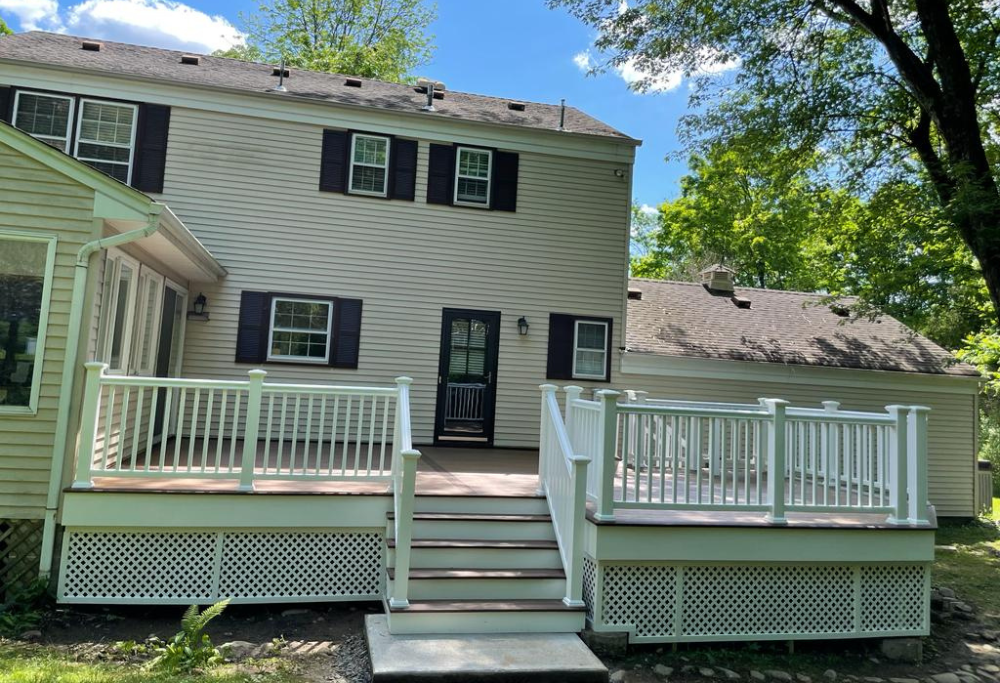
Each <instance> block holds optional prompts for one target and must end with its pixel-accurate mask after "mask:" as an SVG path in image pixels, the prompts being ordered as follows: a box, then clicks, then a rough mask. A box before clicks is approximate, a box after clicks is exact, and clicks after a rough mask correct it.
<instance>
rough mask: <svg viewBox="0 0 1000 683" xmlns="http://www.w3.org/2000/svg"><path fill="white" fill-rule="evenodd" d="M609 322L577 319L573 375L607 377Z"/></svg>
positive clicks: (587, 377) (594, 377) (588, 377)
mask: <svg viewBox="0 0 1000 683" xmlns="http://www.w3.org/2000/svg"><path fill="white" fill-rule="evenodd" d="M607 358H608V324H607V323H602V322H591V321H586V320H577V321H576V330H575V333H574V335H573V377H579V378H581V379H600V380H604V379H607Z"/></svg>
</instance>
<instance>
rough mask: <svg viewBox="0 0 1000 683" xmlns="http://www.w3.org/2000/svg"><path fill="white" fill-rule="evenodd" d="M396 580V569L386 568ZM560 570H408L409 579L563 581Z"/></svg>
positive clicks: (391, 577) (563, 574)
mask: <svg viewBox="0 0 1000 683" xmlns="http://www.w3.org/2000/svg"><path fill="white" fill-rule="evenodd" d="M387 571H388V573H389V578H390V579H395V578H396V568H395V567H389V568H388V570H387ZM565 578H566V572H564V571H563V570H562V569H472V568H470V569H451V568H449V569H428V568H424V569H412V568H411V569H410V579H411V580H412V579H565Z"/></svg>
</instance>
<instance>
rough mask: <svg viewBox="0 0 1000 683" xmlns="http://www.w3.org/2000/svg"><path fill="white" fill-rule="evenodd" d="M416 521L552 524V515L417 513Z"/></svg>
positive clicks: (414, 517) (393, 515)
mask: <svg viewBox="0 0 1000 683" xmlns="http://www.w3.org/2000/svg"><path fill="white" fill-rule="evenodd" d="M386 516H387V517H388V518H389V519H396V513H395V512H388V513H386ZM413 519H415V520H428V521H429V520H433V521H455V522H551V521H552V516H551V515H542V514H491V513H488V512H415V513H413Z"/></svg>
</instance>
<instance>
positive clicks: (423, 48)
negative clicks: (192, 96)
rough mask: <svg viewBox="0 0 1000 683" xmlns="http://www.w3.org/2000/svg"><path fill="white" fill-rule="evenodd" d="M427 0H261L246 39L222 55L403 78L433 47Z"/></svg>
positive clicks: (431, 12)
mask: <svg viewBox="0 0 1000 683" xmlns="http://www.w3.org/2000/svg"><path fill="white" fill-rule="evenodd" d="M435 14H436V13H435V9H434V8H433V7H428V6H427V5H425V4H424V1H423V0H260V5H259V6H258V8H257V11H256V12H254V13H252V14H250V15H249V16H247V17H241V19H242V20H243V24H244V30H245V32H246V34H247V41H246V44H244V45H238V46H236V47H234V48H232V49H230V50H224V51H220V52H217V53H216V54H217V55H218V56H222V57H232V58H234V59H242V60H245V61H268V62H275V63H276V62H279V61H281V60H282V59H284V60H285V63H286V64H288V65H289V66H294V67H299V68H302V69H311V70H313V71H328V72H333V73H343V74H351V75H354V76H363V77H366V78H378V79H381V80H387V81H403V80H406V79H407V77H408V76H409V75H410V74H411V73H412V71H413V70H414V69H415V68H417V67H419V66H421V65H423V64H426V63H427V61H428V60H429V59H430V56H431V52H432V49H433V47H432V45H431V36H430V34H429V33H428V27H429V26H430V24H431V22H432V21H434V19H435Z"/></svg>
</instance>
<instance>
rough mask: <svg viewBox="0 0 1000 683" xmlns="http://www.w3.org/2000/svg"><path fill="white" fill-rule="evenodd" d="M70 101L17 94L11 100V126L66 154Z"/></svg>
mask: <svg viewBox="0 0 1000 683" xmlns="http://www.w3.org/2000/svg"><path fill="white" fill-rule="evenodd" d="M72 120H73V98H71V97H64V96H62V95H50V94H48V93H38V92H26V91H18V93H17V95H16V96H15V97H14V126H15V127H17V128H20V129H21V130H23V131H24V132H25V133H28V134H29V135H31V136H32V137H35V138H37V139H39V140H41V141H42V142H44V143H45V144H47V145H51V146H52V147H55V148H56V149H58V150H59V151H61V152H67V153H68V152H69V136H70V124H71V122H72Z"/></svg>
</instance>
